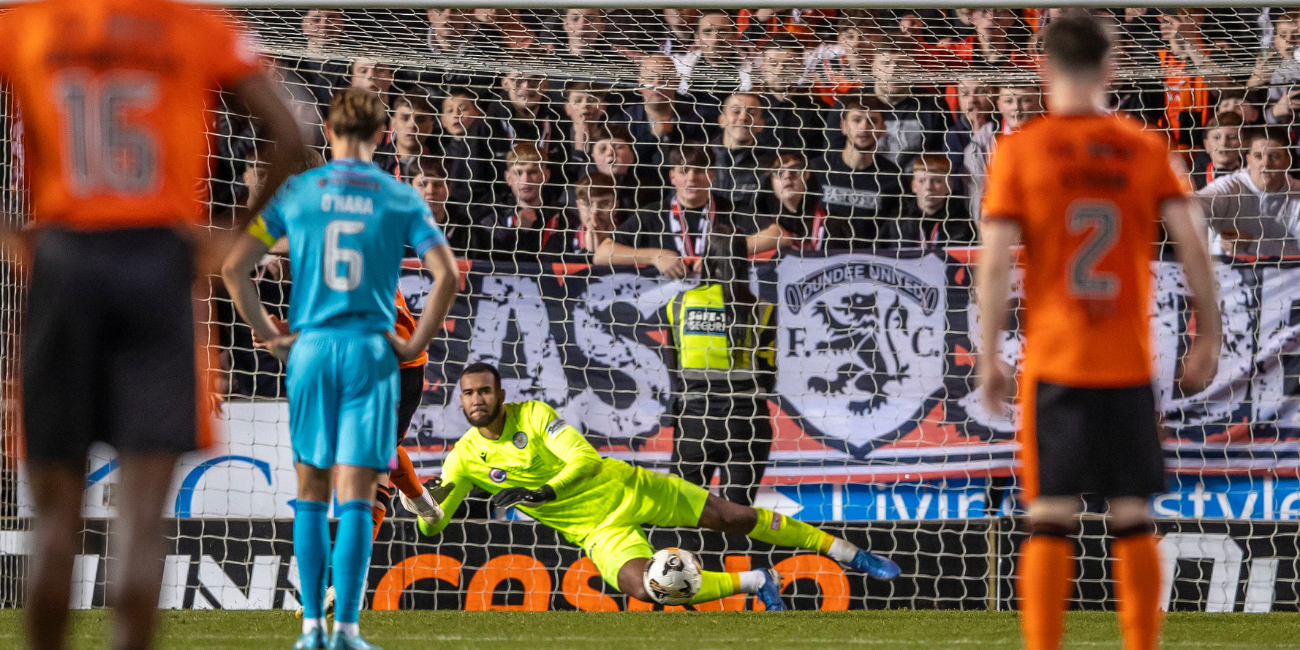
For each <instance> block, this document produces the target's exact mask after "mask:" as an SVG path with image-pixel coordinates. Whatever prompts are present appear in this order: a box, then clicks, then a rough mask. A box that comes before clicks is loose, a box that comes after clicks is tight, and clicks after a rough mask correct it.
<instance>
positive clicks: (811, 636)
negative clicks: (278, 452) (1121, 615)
mask: <svg viewBox="0 0 1300 650" xmlns="http://www.w3.org/2000/svg"><path fill="white" fill-rule="evenodd" d="M21 615H22V612H21V611H15V610H0V648H21V647H23V644H22V636H21V629H22V621H21V620H20V617H21ZM73 620H74V626H75V628H74V642H73V644H72V646H71V647H72V648H75V649H77V650H81V649H83V648H84V649H89V648H104V647H107V645H108V616H107V614H106V613H105V612H103V611H94V612H77V613H76V614H74V619H73ZM299 625H300V623H299V622H298V620H297V619H295V618H294V617H293V615H292V614H290V613H288V612H234V611H229V612H228V611H198V612H195V611H183V612H165V613H164V614H163V628H162V633H161V636H160V639H159V641H160V643H159V644H158V647H159V648H162V649H164V650H170V649H175V650H197V649H200V648H202V649H212V650H216V649H218V648H220V649H225V650H253V649H254V648H256V649H258V650H261V649H263V648H269V649H274V650H285V649H287V648H288V647H289V646H290V645H292V643H293V640H294V638H295V637H296V636H297V631H298V626H299ZM361 626H362V630H363V632H364V634H365V635H366V637H367V639H368V640H370V641H371V642H372V643H376V644H378V645H380V646H382V647H384V648H385V650H399V649H401V648H414V649H419V650H428V649H433V648H437V649H438V650H451V649H456V650H459V649H462V648H463V649H466V650H493V649H498V648H499V649H501V650H553V649H554V650H559V649H561V648H562V649H564V650H586V649H592V650H595V649H597V648H601V649H604V648H616V649H617V650H638V649H640V648H656V649H660V648H672V649H673V650H693V649H699V650H704V649H706V648H707V649H711V648H791V649H805V648H806V649H813V648H818V649H821V648H871V649H875V648H908V649H918V648H924V649H925V650H944V649H953V650H970V649H976V650H1003V649H1006V650H1013V649H1016V648H1019V647H1020V641H1019V637H1018V631H1017V628H1016V617H1015V614H1014V613H1008V612H936V611H921V612H912V611H869V612H862V611H857V612H833V613H832V612H827V613H822V612H787V613H782V614H770V613H763V612H733V613H727V614H703V613H663V612H641V613H611V614H603V613H577V612H539V613H516V612H445V611H443V612H363V613H362V614H361ZM1118 639H1119V635H1118V631H1117V628H1116V622H1115V615H1114V614H1111V613H1098V612H1073V613H1071V614H1070V615H1069V619H1068V621H1067V623H1066V641H1065V645H1064V647H1065V648H1100V649H1114V650H1118V649H1119V647H1120V644H1119V640H1118ZM1297 646H1300V614H1195V613H1175V614H1171V615H1170V616H1169V619H1168V623H1167V624H1166V626H1165V643H1164V646H1163V647H1164V648H1165V650H1177V649H1180V648H1196V649H1197V650H1205V649H1209V648H1232V649H1242V650H1244V649H1246V648H1251V649H1256V648H1258V649H1268V648H1295V647H1297Z"/></svg>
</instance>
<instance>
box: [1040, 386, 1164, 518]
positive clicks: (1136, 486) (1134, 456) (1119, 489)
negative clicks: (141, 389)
mask: <svg viewBox="0 0 1300 650" xmlns="http://www.w3.org/2000/svg"><path fill="white" fill-rule="evenodd" d="M1034 391H1035V392H1034V429H1035V432H1036V436H1035V440H1036V442H1037V447H1038V468H1037V470H1038V480H1039V489H1038V493H1039V494H1040V495H1042V496H1073V495H1077V494H1096V495H1100V496H1103V497H1107V498H1110V497H1142V498H1146V497H1149V496H1151V495H1154V494H1159V493H1161V492H1164V491H1165V487H1166V483H1165V459H1164V453H1163V452H1162V450H1161V448H1160V434H1159V431H1158V428H1157V423H1156V400H1155V393H1154V392H1153V391H1152V390H1151V386H1150V384H1143V385H1141V386H1129V387H1124V388H1076V387H1072V386H1062V385H1059V384H1051V383H1047V382H1043V381H1040V382H1038V383H1037V384H1036V386H1035V388H1034Z"/></svg>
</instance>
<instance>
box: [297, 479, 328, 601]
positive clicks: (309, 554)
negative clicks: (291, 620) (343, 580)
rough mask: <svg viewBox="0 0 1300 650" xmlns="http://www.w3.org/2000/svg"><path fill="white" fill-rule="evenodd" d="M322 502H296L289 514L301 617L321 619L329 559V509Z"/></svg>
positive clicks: (326, 504)
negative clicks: (296, 565) (291, 524)
mask: <svg viewBox="0 0 1300 650" xmlns="http://www.w3.org/2000/svg"><path fill="white" fill-rule="evenodd" d="M329 505H330V504H328V503H326V502H324V501H304V500H302V499H298V502H297V503H296V504H295V505H294V515H293V554H294V556H295V557H297V558H298V595H299V596H301V598H302V616H303V618H323V617H324V616H325V612H324V611H323V610H324V608H325V586H326V585H327V584H328V582H327V580H326V578H328V577H329V568H330V565H329V559H330V522H329V519H328V518H327V517H326V512H327V511H328V510H329Z"/></svg>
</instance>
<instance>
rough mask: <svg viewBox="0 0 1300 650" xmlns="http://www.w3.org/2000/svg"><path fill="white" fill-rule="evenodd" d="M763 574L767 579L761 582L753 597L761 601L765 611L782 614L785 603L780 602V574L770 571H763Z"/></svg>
mask: <svg viewBox="0 0 1300 650" xmlns="http://www.w3.org/2000/svg"><path fill="white" fill-rule="evenodd" d="M763 573H764V574H765V576H766V578H767V579H766V580H764V581H763V586H762V587H759V588H758V593H756V594H754V595H755V596H758V599H759V600H761V601H763V605H764V606H765V607H767V611H769V612H784V611H785V602H784V601H782V600H781V574H779V573H777V572H776V571H773V570H772V569H764V570H763Z"/></svg>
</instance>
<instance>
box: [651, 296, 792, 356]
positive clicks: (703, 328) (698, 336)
mask: <svg viewBox="0 0 1300 650" xmlns="http://www.w3.org/2000/svg"><path fill="white" fill-rule="evenodd" d="M758 311H759V314H758V316H759V318H758V320H759V324H763V323H766V322H767V321H768V319H770V318H771V314H772V305H768V304H762V303H760V305H759V310H758ZM668 324H669V325H670V326H671V327H672V328H673V338H674V339H675V340H676V343H677V366H678V368H679V369H680V370H681V374H682V377H683V378H685V379H731V380H743V379H752V378H753V376H754V353H755V349H754V347H755V344H756V341H757V339H758V333H757V331H756V327H755V324H754V323H745V324H743V325H742V326H741V327H737V328H734V331H736V332H743V340H741V341H737V342H735V343H736V344H733V342H732V340H731V337H730V332H729V331H728V327H727V309H726V303H725V302H724V301H723V298H722V285H721V284H716V283H710V284H703V285H700V286H698V287H696V288H694V289H691V290H689V291H684V292H682V293H680V294H678V295H677V296H674V297H673V299H672V300H670V301H668Z"/></svg>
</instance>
